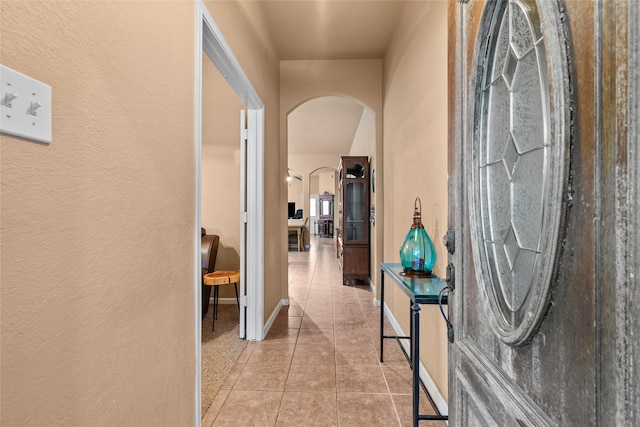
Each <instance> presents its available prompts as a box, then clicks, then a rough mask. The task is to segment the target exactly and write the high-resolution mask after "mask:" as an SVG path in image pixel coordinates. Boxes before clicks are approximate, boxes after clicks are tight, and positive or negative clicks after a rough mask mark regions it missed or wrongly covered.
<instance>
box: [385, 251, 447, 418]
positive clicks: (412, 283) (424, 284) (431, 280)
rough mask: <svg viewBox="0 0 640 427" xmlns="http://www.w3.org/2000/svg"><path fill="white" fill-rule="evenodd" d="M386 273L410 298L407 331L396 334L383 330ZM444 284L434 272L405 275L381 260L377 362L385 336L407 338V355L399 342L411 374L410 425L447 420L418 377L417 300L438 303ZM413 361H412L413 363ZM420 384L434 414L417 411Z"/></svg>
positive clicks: (418, 324)
mask: <svg viewBox="0 0 640 427" xmlns="http://www.w3.org/2000/svg"><path fill="white" fill-rule="evenodd" d="M385 275H386V276H387V277H389V278H390V279H391V281H392V283H394V284H395V285H396V286H398V287H399V288H400V289H402V291H403V292H404V293H405V295H407V296H408V297H409V300H410V301H411V318H410V322H411V324H410V330H411V332H410V335H409V336H397V335H385V334H384V281H385V280H384V279H385ZM446 286H447V283H446V282H445V281H444V280H442V279H440V278H439V277H438V276H436V275H435V274H434V275H432V276H431V277H426V278H412V277H407V276H405V275H404V274H403V273H402V265H401V264H399V263H385V262H383V263H381V264H380V362H383V358H384V340H385V339H387V338H392V339H395V340H396V341H397V342H398V344H400V340H401V339H406V340H409V343H410V345H409V352H410V355H407V353H406V352H405V350H404V347H402V346H400V349H402V352H403V353H404V355H405V357H406V358H407V361H408V362H409V365H410V366H411V369H412V371H413V372H412V374H413V391H412V394H413V426H414V427H418V421H420V420H448V419H449V417H448V416H447V415H442V414H440V411H439V410H438V407H437V406H436V405H435V403H434V402H433V399H432V398H431V395H430V394H429V392H428V391H427V389H426V387H425V386H424V384H423V383H422V381H421V380H420V304H436V305H437V304H438V296H439V294H440V291H441V290H442V289H443V288H445V287H446ZM442 303H443V304H446V303H447V297H446V295H444V296H443V297H442ZM414 361H415V363H414ZM420 387H422V389H423V390H424V392H425V394H426V395H427V398H428V399H429V403H430V404H431V406H432V407H433V409H434V410H435V412H436V414H437V415H422V414H420V411H419V407H420Z"/></svg>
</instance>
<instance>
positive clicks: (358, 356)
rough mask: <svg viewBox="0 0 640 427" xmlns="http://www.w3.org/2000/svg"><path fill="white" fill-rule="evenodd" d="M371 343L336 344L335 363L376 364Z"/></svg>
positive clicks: (376, 359) (376, 360) (376, 358)
mask: <svg viewBox="0 0 640 427" xmlns="http://www.w3.org/2000/svg"><path fill="white" fill-rule="evenodd" d="M379 363H380V362H379V361H378V357H377V356H376V352H375V348H374V346H373V343H371V342H369V343H368V344H360V345H337V346H336V365H376V366H377V365H378V364H379Z"/></svg>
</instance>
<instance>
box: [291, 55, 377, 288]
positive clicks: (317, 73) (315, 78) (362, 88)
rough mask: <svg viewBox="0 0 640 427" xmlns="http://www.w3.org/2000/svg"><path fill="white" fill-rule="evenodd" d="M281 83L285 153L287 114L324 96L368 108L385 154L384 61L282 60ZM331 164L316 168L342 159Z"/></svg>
mask: <svg viewBox="0 0 640 427" xmlns="http://www.w3.org/2000/svg"><path fill="white" fill-rule="evenodd" d="M280 81H281V83H280V84H281V90H280V139H281V141H282V142H281V145H282V147H284V149H285V153H286V148H287V115H288V114H289V113H290V112H291V111H292V110H294V109H295V108H296V107H297V106H299V105H300V104H302V103H303V102H306V101H309V100H311V99H314V98H318V97H321V96H348V97H351V98H353V99H354V100H357V101H359V102H361V103H363V104H365V105H366V106H367V107H369V108H370V109H371V111H372V112H373V113H374V114H375V135H376V139H375V152H377V153H379V152H381V151H382V60H380V59H366V60H358V59H353V60H324V61H311V60H309V61H306V60H305V61H302V60H301V61H281V62H280ZM319 160H320V159H318V161H319ZM322 160H324V159H322ZM304 161H305V160H304V159H302V158H300V156H296V155H291V156H289V162H295V164H300V163H301V162H304ZM329 162H330V160H327V161H326V163H325V164H322V165H320V164H318V166H317V167H320V166H330V167H336V168H337V167H338V165H339V163H340V157H339V156H335V161H333V162H331V163H329ZM370 163H371V166H370V167H371V168H376V169H378V170H380V169H382V165H381V164H379V162H377V160H376V158H375V157H374V158H372V159H370ZM380 172H381V171H380ZM380 172H378V173H380ZM307 198H308V197H307ZM382 201H383V195H382V192H378V193H376V194H375V195H372V198H371V203H375V204H376V205H377V206H379V207H381V206H382ZM307 203H308V202H307ZM377 215H378V219H379V220H380V223H379V225H378V226H376V227H372V229H371V230H372V235H371V259H372V264H373V265H378V263H379V262H380V261H379V260H380V259H382V249H383V234H382V232H381V228H382V221H383V218H384V216H383V209H381V208H378V209H377ZM285 256H286V254H285ZM376 270H377V269H376ZM371 280H372V281H373V282H374V284H375V286H376V288H377V287H378V284H377V283H378V281H379V278H378V277H377V274H375V271H372V274H371ZM376 292H377V289H376Z"/></svg>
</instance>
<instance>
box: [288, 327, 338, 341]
mask: <svg viewBox="0 0 640 427" xmlns="http://www.w3.org/2000/svg"><path fill="white" fill-rule="evenodd" d="M334 342H335V337H334V335H333V330H332V329H314V328H311V329H300V333H299V335H298V341H297V343H298V344H316V345H317V344H321V345H322V344H324V345H333V344H334Z"/></svg>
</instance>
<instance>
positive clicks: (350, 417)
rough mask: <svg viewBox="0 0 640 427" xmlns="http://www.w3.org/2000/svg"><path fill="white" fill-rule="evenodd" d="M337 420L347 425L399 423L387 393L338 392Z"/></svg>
mask: <svg viewBox="0 0 640 427" xmlns="http://www.w3.org/2000/svg"><path fill="white" fill-rule="evenodd" d="M338 422H339V425H341V426H349V427H359V426H362V427H365V426H366V427H375V426H380V427H392V426H399V425H400V423H399V421H398V416H397V415H396V411H395V409H394V406H393V402H392V400H391V396H390V395H388V394H351V393H346V394H345V393H338Z"/></svg>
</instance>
